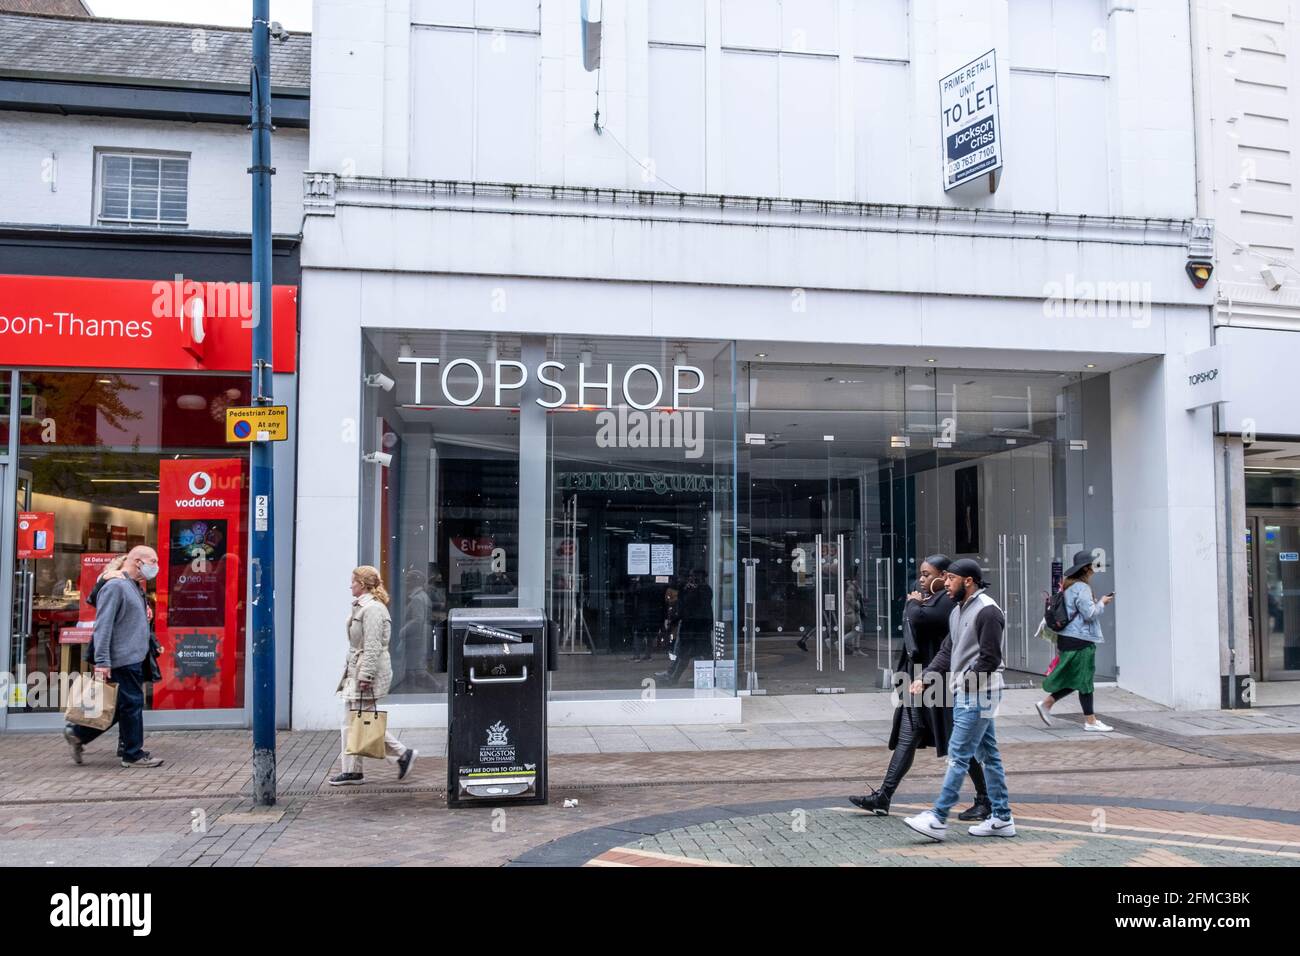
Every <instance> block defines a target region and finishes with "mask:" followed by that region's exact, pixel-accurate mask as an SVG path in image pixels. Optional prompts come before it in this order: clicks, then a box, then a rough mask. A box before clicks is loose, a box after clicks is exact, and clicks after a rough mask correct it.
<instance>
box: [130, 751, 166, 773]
mask: <svg viewBox="0 0 1300 956" xmlns="http://www.w3.org/2000/svg"><path fill="white" fill-rule="evenodd" d="M162 764H163V762H162V761H161V760H159V759H158V758H157V757H150V756H149V755H148V754H145V753H142V754H141V755H140V756H139V757H137V758H136V759H135V760H127V759H126V758H125V757H123V758H122V766H123V767H132V768H134V769H136V770H152V769H153V768H154V767H161V766H162Z"/></svg>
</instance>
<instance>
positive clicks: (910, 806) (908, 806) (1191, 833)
mask: <svg viewBox="0 0 1300 956" xmlns="http://www.w3.org/2000/svg"><path fill="white" fill-rule="evenodd" d="M1033 797H1034V795H1033V794H1032V793H1028V794H1025V799H1024V802H1025V803H1030V804H1032V803H1033V802H1034V801H1033ZM828 809H830V810H833V811H835V812H836V813H851V814H854V815H856V816H864V817H865V816H875V814H872V813H867V811H865V810H859V809H858V808H857V807H829V808H828ZM890 809H891V810H893V809H899V810H917V811H920V810H929V809H930V805H929V804H927V803H891V804H890ZM1111 809H1115V810H1123V809H1124V808H1123V807H1112V808H1111ZM1133 809H1135V810H1141V809H1143V808H1142V807H1134V808H1133ZM1164 812H1166V813H1189V812H1191V811H1187V810H1166V811H1164ZM1014 816H1015V818H1016V826H1017V827H1020V821H1021V820H1031V821H1033V822H1034V823H1055V824H1057V825H1059V826H1065V827H1075V826H1077V827H1083V828H1084V829H1081V830H1069V831H1066V830H1060V831H1053V832H1060V833H1065V832H1069V833H1082V834H1085V835H1086V834H1088V833H1096V834H1101V833H1106V832H1109V831H1111V830H1128V831H1131V832H1133V833H1157V834H1168V835H1170V836H1184V837H1201V838H1204V839H1208V840H1232V841H1233V842H1234V843H1259V844H1261V845H1263V846H1292V847H1295V848H1296V849H1297V850H1300V841H1296V840H1265V839H1260V838H1256V837H1242V836H1227V835H1225V834H1222V833H1201V832H1200V831H1198V830H1164V829H1160V828H1159V827H1135V826H1130V825H1128V824H1122V823H1109V822H1108V823H1107V824H1106V829H1105V830H1094V829H1093V828H1092V824H1091V823H1089V822H1085V821H1083V820H1062V819H1061V818H1060V817H1034V816H1025V815H1024V814H1020V813H1017V814H1015V815H1014ZM1022 829H1037V828H1030V827H1023V828H1022ZM1228 849H1236V848H1235V847H1229V848H1228Z"/></svg>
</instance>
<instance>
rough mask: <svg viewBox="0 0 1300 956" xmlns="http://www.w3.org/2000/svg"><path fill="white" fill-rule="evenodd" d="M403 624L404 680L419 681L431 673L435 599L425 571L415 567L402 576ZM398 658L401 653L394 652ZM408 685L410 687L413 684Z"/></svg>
mask: <svg viewBox="0 0 1300 956" xmlns="http://www.w3.org/2000/svg"><path fill="white" fill-rule="evenodd" d="M402 593H403V595H404V596H405V598H406V600H405V603H404V604H403V606H402V627H401V630H400V631H398V640H399V645H400V648H401V659H402V660H403V661H404V663H405V670H406V674H405V677H404V681H403V682H405V681H410V682H412V683H414V684H417V685H418V684H419V682H420V681H422V680H423V679H424V677H425V675H426V674H427V670H426V668H427V667H428V664H429V655H430V650H429V645H430V640H431V637H432V633H433V601H432V599H431V597H430V595H429V589H428V586H427V584H426V581H425V577H424V572H423V571H421V570H420V569H419V568H411V569H410V570H408V571H407V572H406V573H405V574H404V575H402ZM392 656H393V657H394V658H396V657H397V656H398V655H397V654H396V653H394V654H393V655H392ZM407 686H410V685H409V684H408V685H407Z"/></svg>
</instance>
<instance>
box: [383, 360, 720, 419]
mask: <svg viewBox="0 0 1300 956" xmlns="http://www.w3.org/2000/svg"><path fill="white" fill-rule="evenodd" d="M397 361H398V362H399V363H401V364H404V365H414V366H415V394H414V396H413V401H411V402H408V403H406V404H405V405H404V406H403V407H406V408H429V407H432V406H430V405H427V404H426V403H425V392H424V389H425V380H424V376H425V367H426V366H435V367H436V366H439V365H441V370H440V372H435V374H436V375H437V379H438V382H439V385H440V388H441V392H442V396H443V397H444V398H445V399H446V400H447V401H448V402H450V403H451V404H453V405H461V406H469V405H474V404H476V403H477V402H478V401H479V399H480V398H482V397H483V392H484V391H485V390H486V389H487V387H488V386H487V375H486V374H485V373H484V370H483V366H482V365H480V364H479V363H478V362H475V361H474V360H473V359H468V358H458V359H452V360H451V361H450V362H448V363H446V364H445V365H442V360H441V359H437V358H424V357H421V356H400V357H399V358H398V359H397ZM490 364H491V368H492V387H491V391H492V398H493V404H494V405H495V406H497V407H500V406H501V404H502V401H501V399H502V396H503V394H504V393H506V392H512V391H518V390H519V389H522V388H523V387H524V386H525V385H526V384H527V383H528V381H529V378H530V377H532V376H534V375H535V377H536V381H537V382H538V383H539V384H540V385H541V386H542V388H543V389H544V390H545V394H544V395H543V396H541V397H538V398H536V399H534V401H536V402H537V404H538V405H540V406H541V407H542V408H559V407H560V406H562V405H566V404H569V388H568V386H566V385H565V384H564V383H563V382H561V381H560V376H562V375H563V374H564V372H565V370H566V369H567V368H568V366H567V365H566V364H565V363H564V362H555V361H550V362H542V363H541V364H540V365H538V366H537V368H536V370H535V372H530V370H529V368H528V366H527V365H525V364H524V363H523V362H516V361H513V360H509V359H502V360H498V361H496V362H492V363H490ZM597 367H598V366H597ZM459 368H464V369H466V370H468V372H469V377H470V381H469V382H468V383H463V384H461V385H460V386H459V391H460V394H454V392H455V391H457V390H458V388H457V386H456V385H455V384H454V383H452V382H451V378H452V373H453V372H455V371H456V369H459ZM589 376H592V372H591V368H590V367H589V366H587V365H579V366H578V381H577V387H576V389H575V391H576V393H577V401H576V403H575V404H577V405H579V406H585V407H596V408H614V407H615V406H617V405H621V404H626V405H630V406H631V407H632V408H635V409H638V410H640V411H647V410H649V409H652V408H659V407H661V404H662V402H663V400H664V397H665V393H666V392H667V391H668V390H669V385H668V383H666V382H665V381H664V376H663V373H661V372H660V371H659V369H657V368H655V367H654V366H653V365H645V364H640V365H633V366H632V367H631V368H629V369H628V370H627V371H626V372H625V373H623V376H622V378H617V377H616V376H615V374H614V366H613V363H606V364H605V370H604V376H603V378H598V377H589ZM692 380H693V384H692ZM634 384H641V385H643V386H645V387H646V394H647V395H649V394H650V392H651V390H652V391H653V395H652V396H651V397H649V398H648V400H645V401H642V400H639V399H638V398H637V396H636V394H634V388H633V386H634ZM616 388H617V389H620V390H621V394H622V398H621V400H618V401H616V399H615V395H614V392H615V389H616ZM703 389H704V372H703V371H702V370H701V369H698V368H696V367H695V366H693V365H674V366H673V371H672V383H671V391H672V405H671V406H670V407H672V408H681V407H682V398H683V396H686V395H694V394H696V393H697V392H700V391H702V390H703ZM589 396H590V397H589ZM597 396H600V397H602V399H603V400H601V401H596V400H594V399H595V398H596V397H597Z"/></svg>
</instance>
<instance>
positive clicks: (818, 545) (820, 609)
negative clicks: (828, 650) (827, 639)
mask: <svg viewBox="0 0 1300 956" xmlns="http://www.w3.org/2000/svg"><path fill="white" fill-rule="evenodd" d="M813 547H814V548H815V549H816V551H817V563H816V564H815V565H814V566H813V569H814V570H815V571H816V572H817V580H816V582H815V584H814V585H813V599H814V600H815V601H816V602H817V613H816V615H815V617H816V619H817V622H816V623H817V630H816V637H817V673H819V674H820V673H821V671H822V666H823V665H822V631H823V630H824V626H823V617H824V616H825V613H826V609H825V607H824V605H825V600H824V596H823V594H822V536H821V535H817V538H816V540H815V541H814V543H813Z"/></svg>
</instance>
